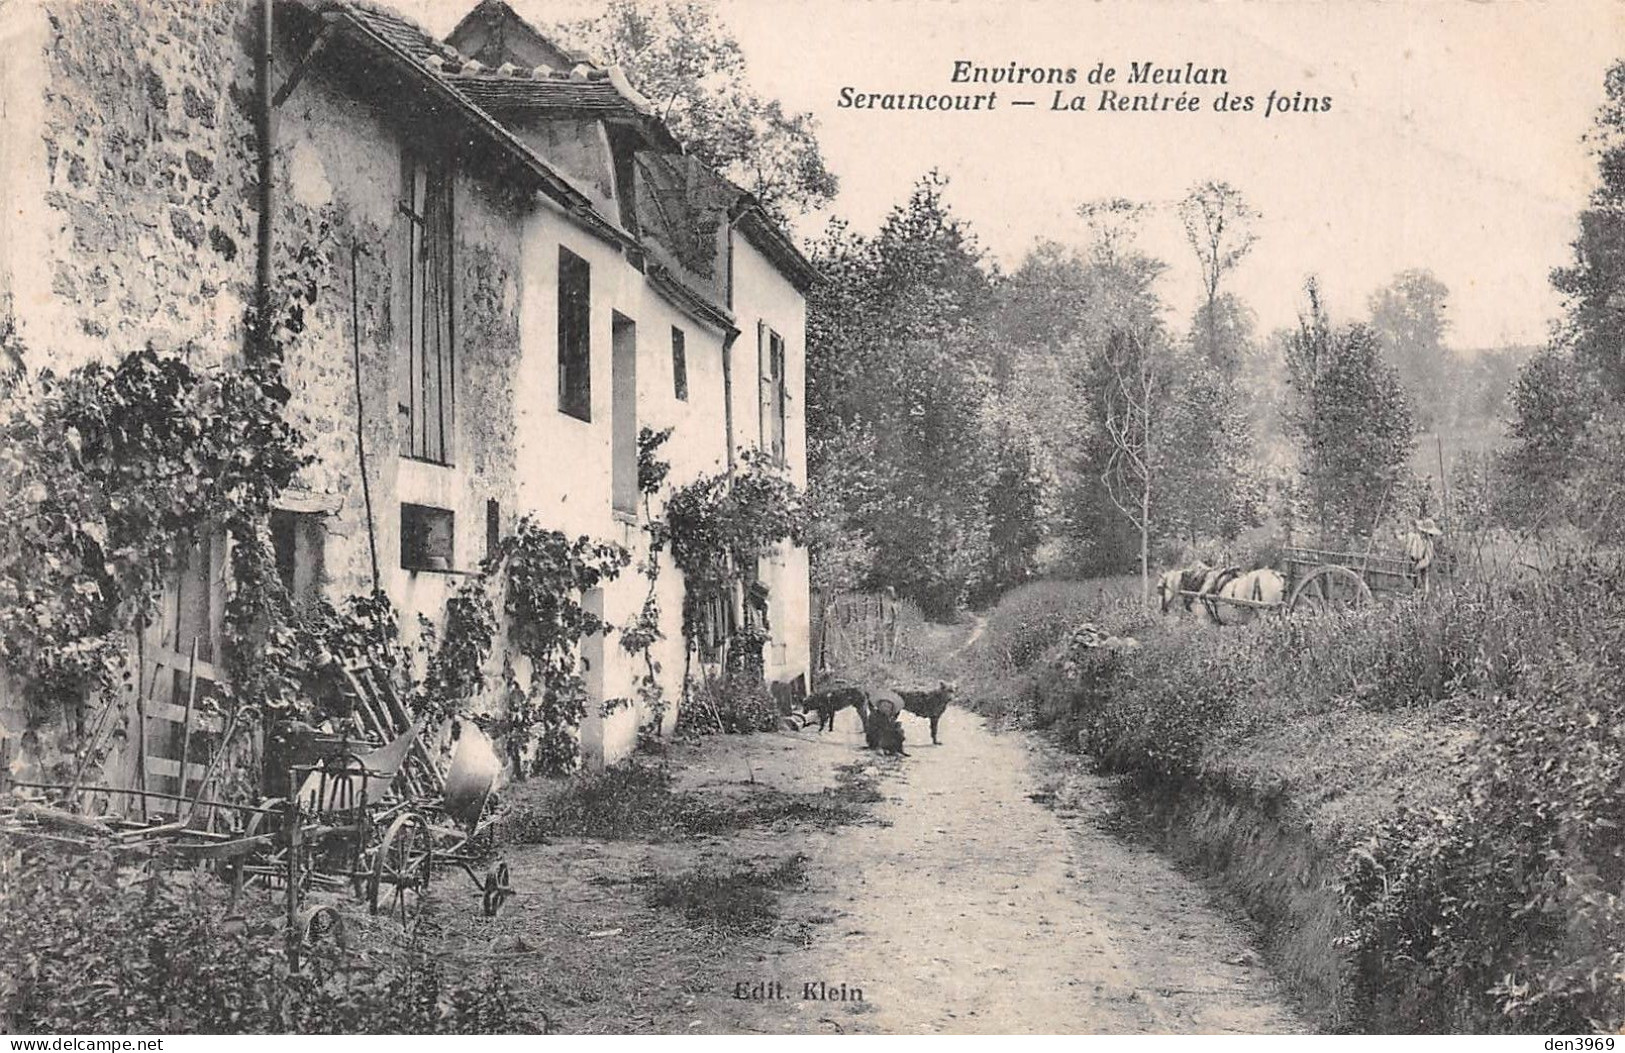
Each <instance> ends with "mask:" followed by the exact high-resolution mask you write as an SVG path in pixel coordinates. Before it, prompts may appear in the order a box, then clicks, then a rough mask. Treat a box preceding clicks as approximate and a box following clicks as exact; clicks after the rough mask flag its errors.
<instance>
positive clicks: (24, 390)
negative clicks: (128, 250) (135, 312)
mask: <svg viewBox="0 0 1625 1053" xmlns="http://www.w3.org/2000/svg"><path fill="white" fill-rule="evenodd" d="M286 399H287V391H286V389H285V388H283V387H282V386H281V384H280V380H279V377H278V375H277V374H276V373H275V372H274V371H272V370H257V369H245V370H229V369H220V370H205V369H199V368H194V367H193V366H192V365H190V364H189V363H188V362H187V361H186V359H185V358H183V357H181V356H177V355H164V354H160V353H158V352H157V351H156V350H155V349H153V348H152V347H147V348H145V349H143V350H140V351H136V352H134V353H132V354H129V355H126V356H125V357H124V358H123V359H121V360H120V361H119V362H117V363H116V364H113V365H105V364H102V363H91V364H88V365H84V366H81V367H78V368H76V369H73V370H71V371H69V372H67V373H65V374H62V375H58V374H56V373H55V372H53V371H52V370H50V369H44V370H41V371H39V372H38V373H34V374H27V373H24V374H23V375H21V376H20V377H18V378H16V380H15V381H14V383H13V385H12V386H11V389H10V390H9V391H8V392H7V394H6V400H5V413H4V418H3V422H0V493H4V494H5V495H6V496H5V498H4V499H3V500H0V536H3V537H5V538H6V544H5V547H4V549H3V550H0V659H3V661H4V663H5V665H6V667H7V668H8V669H9V670H10V671H11V672H13V673H14V674H16V675H17V676H18V677H19V678H20V679H21V680H22V682H23V684H24V685H25V692H26V697H27V699H28V701H29V703H30V707H31V710H32V711H33V712H34V714H35V716H36V717H38V718H41V719H46V718H48V716H49V714H50V713H52V712H53V711H54V712H61V713H65V714H66V715H68V716H69V717H70V718H71V719H72V720H74V721H75V722H78V723H82V721H83V719H84V716H85V710H86V707H87V704H88V703H89V702H90V701H91V700H92V699H93V698H95V697H97V696H105V694H106V693H107V691H108V690H110V689H111V688H112V687H113V686H114V684H115V683H116V682H117V681H118V680H119V679H120V678H121V676H123V675H125V674H126V672H127V671H126V670H125V669H124V661H125V657H124V656H125V651H126V648H125V642H126V639H127V638H126V635H125V634H126V633H127V632H129V631H130V630H131V629H132V628H135V627H136V626H138V625H139V624H140V623H141V622H142V621H143V620H144V619H145V618H146V617H148V616H149V615H150V612H151V609H152V607H153V604H154V603H155V601H156V598H157V596H158V594H159V591H160V588H161V585H162V582H163V581H164V578H165V577H166V576H167V575H169V574H171V573H173V572H174V571H175V570H176V569H177V568H178V567H179V566H180V565H181V563H182V561H183V560H184V559H185V558H186V555H187V553H188V551H189V550H190V549H191V547H192V545H193V544H194V543H195V542H197V541H198V540H200V539H202V538H205V537H209V536H212V535H215V534H218V533H219V532H222V531H238V530H242V529H243V528H244V526H245V524H250V523H253V522H256V521H258V520H261V519H263V517H264V516H266V515H267V514H268V513H269V510H270V505H271V502H272V501H273V500H274V499H275V497H276V495H277V494H278V493H279V492H280V491H281V490H282V488H283V487H285V486H287V484H288V482H289V481H290V480H291V479H292V477H293V475H294V473H295V472H296V471H298V470H299V468H300V467H301V466H303V465H304V464H305V463H306V462H307V458H306V457H305V456H304V455H303V454H302V453H301V452H300V437H299V435H298V434H297V432H295V430H294V429H293V428H292V427H291V426H289V425H288V424H287V422H285V421H284V420H283V418H282V408H283V405H284V403H285V401H286ZM81 730H82V728H81Z"/></svg>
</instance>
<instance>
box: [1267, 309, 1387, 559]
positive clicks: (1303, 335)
mask: <svg viewBox="0 0 1625 1053" xmlns="http://www.w3.org/2000/svg"><path fill="white" fill-rule="evenodd" d="M1286 364H1287V373H1288V379H1289V382H1290V384H1291V386H1292V390H1293V394H1294V396H1295V398H1294V401H1293V403H1292V405H1291V407H1290V409H1289V411H1288V421H1289V423H1290V425H1291V427H1292V430H1293V433H1294V434H1295V435H1296V437H1297V439H1298V442H1299V444H1300V447H1301V458H1300V472H1301V474H1302V477H1303V482H1304V486H1305V489H1306V492H1307V500H1308V503H1309V507H1310V514H1311V518H1312V522H1313V523H1314V524H1315V525H1316V527H1317V528H1318V529H1319V532H1320V536H1321V537H1322V538H1323V539H1326V540H1328V541H1331V540H1337V539H1347V538H1352V537H1358V536H1360V535H1361V534H1362V533H1366V532H1368V531H1369V530H1370V529H1371V528H1372V527H1373V526H1374V524H1373V523H1372V517H1373V516H1375V515H1378V514H1379V511H1378V510H1380V509H1381V508H1383V506H1384V505H1385V504H1387V503H1388V502H1389V501H1391V500H1396V499H1397V491H1398V489H1399V488H1400V487H1401V486H1402V485H1403V483H1404V482H1405V479H1406V477H1407V475H1408V469H1407V467H1406V463H1407V460H1408V458H1409V457H1410V451H1411V445H1412V442H1413V441H1414V439H1415V435H1416V426H1415V422H1414V419H1413V418H1412V415H1411V407H1410V400H1409V399H1408V398H1407V397H1406V395H1405V389H1404V386H1403V384H1402V383H1401V382H1400V379H1399V375H1398V374H1397V373H1396V372H1395V370H1394V368H1393V367H1392V366H1390V365H1388V364H1387V363H1386V362H1384V361H1383V359H1382V355H1381V351H1380V348H1379V345H1378V342H1377V338H1376V336H1375V334H1373V333H1372V331H1371V330H1370V329H1367V328H1366V327H1364V326H1359V325H1355V326H1348V327H1345V328H1342V329H1334V328H1333V327H1332V324H1331V322H1330V321H1329V320H1328V319H1327V317H1326V314H1325V311H1324V310H1323V309H1322V307H1321V304H1320V298H1319V294H1318V292H1317V290H1316V288H1315V285H1314V283H1313V282H1311V283H1310V285H1309V311H1308V313H1307V314H1306V315H1305V316H1304V317H1303V318H1302V320H1301V321H1300V323H1299V326H1298V331H1297V333H1296V334H1294V335H1293V337H1292V338H1291V339H1290V340H1289V341H1288V344H1287V355H1286Z"/></svg>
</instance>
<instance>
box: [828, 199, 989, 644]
mask: <svg viewBox="0 0 1625 1053" xmlns="http://www.w3.org/2000/svg"><path fill="white" fill-rule="evenodd" d="M946 186H947V181H946V180H945V179H944V178H942V177H941V176H940V175H938V174H936V173H931V174H928V175H927V176H926V177H924V178H923V179H921V180H920V181H919V182H918V183H917V184H916V186H915V188H914V191H913V193H912V194H911V195H910V197H909V200H908V201H907V202H906V203H905V204H903V205H900V206H898V207H897V208H894V209H893V210H892V212H891V213H890V214H889V215H888V216H887V217H886V220H885V222H884V223H883V224H882V225H881V228H880V231H879V233H878V234H877V235H875V236H874V237H872V238H871V237H863V236H860V235H858V234H856V233H854V232H853V231H852V230H851V229H850V228H848V227H846V226H844V225H841V224H838V223H837V224H832V225H831V226H830V228H829V229H828V230H827V231H826V233H825V235H824V237H823V238H822V239H821V240H820V241H819V242H818V243H817V244H816V245H815V246H814V247H813V256H814V260H815V263H816V264H817V265H818V266H819V268H820V270H821V271H822V272H823V273H824V275H825V276H826V278H827V279H828V280H827V282H826V283H825V284H824V285H822V286H820V287H818V288H816V289H814V290H813V292H812V293H811V294H810V297H809V304H808V321H807V356H808V366H807V369H808V387H807V429H808V449H809V458H808V459H809V472H810V474H811V476H812V477H813V479H814V480H815V481H816V484H815V488H817V489H820V490H822V491H823V493H822V494H821V496H820V501H821V504H820V507H821V509H822V510H823V511H824V512H825V514H826V515H827V516H829V517H830V519H831V520H838V521H839V527H837V528H834V530H832V531H831V533H833V532H834V531H835V530H838V531H840V532H843V533H845V534H849V535H850V536H852V537H853V538H855V539H857V540H856V542H855V544H854V545H853V546H852V547H850V548H846V547H842V546H836V545H824V546H821V547H820V549H819V550H818V552H817V553H815V555H817V556H818V557H819V558H820V559H822V558H824V557H825V555H826V554H827V553H831V552H839V553H841V555H842V558H846V559H850V557H852V556H853V555H862V556H864V557H872V558H869V561H868V563H869V565H868V566H867V567H866V568H864V567H852V568H851V570H852V571H866V572H865V573H863V574H862V576H863V584H864V585H865V586H866V587H870V588H880V587H884V586H891V587H893V588H895V589H897V591H898V592H899V593H901V594H903V595H907V596H910V597H912V598H915V599H917V600H919V601H920V602H921V604H922V606H924V607H926V608H927V609H928V610H929V611H931V612H933V613H937V614H943V613H946V612H948V611H951V610H952V609H953V608H954V607H955V606H956V605H957V604H958V603H959V602H960V601H961V600H962V599H963V597H964V594H965V591H966V589H967V587H968V586H969V584H970V583H971V582H972V581H973V580H974V579H975V578H977V577H978V576H979V575H980V574H981V573H982V571H983V568H984V566H985V555H986V551H987V538H988V526H987V520H986V502H987V495H988V490H989V485H990V478H991V475H992V473H993V460H994V458H993V456H992V453H993V444H992V442H991V441H990V438H991V436H990V433H989V432H988V430H987V428H986V426H985V417H984V413H983V408H984V405H985V402H986V398H987V394H988V389H989V379H990V365H991V355H990V345H989V343H988V341H987V340H986V339H985V338H984V336H983V334H982V333H981V332H979V330H978V328H977V324H978V321H979V319H981V318H982V317H983V316H984V315H985V313H986V311H987V309H988V307H989V305H990V304H991V302H992V300H991V295H992V288H991V285H990V282H989V278H988V275H987V274H986V272H985V271H984V269H983V264H982V254H981V249H980V248H979V247H978V246H977V244H976V241H975V238H974V237H973V235H972V234H971V232H970V230H969V228H968V227H967V226H966V225H965V224H964V222H963V221H962V220H960V219H959V218H958V217H956V216H955V215H954V214H953V212H952V210H951V209H950V208H949V207H948V205H947V203H946V201H945V199H944V191H945V189H946ZM837 507H838V508H839V513H835V511H834V510H835V508H837ZM829 536H830V535H829V534H826V535H825V538H826V540H827V539H828V538H829Z"/></svg>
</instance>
